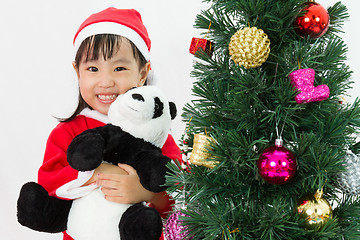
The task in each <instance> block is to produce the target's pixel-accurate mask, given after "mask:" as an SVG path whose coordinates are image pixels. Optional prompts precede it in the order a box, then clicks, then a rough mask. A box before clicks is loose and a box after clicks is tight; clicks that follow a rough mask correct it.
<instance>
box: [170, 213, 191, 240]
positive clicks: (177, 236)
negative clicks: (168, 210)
mask: <svg viewBox="0 0 360 240" xmlns="http://www.w3.org/2000/svg"><path fill="white" fill-rule="evenodd" d="M179 216H185V217H189V216H188V215H186V214H184V213H182V212H181V211H180V210H179V211H176V212H174V213H172V214H171V215H170V217H169V218H168V219H167V221H166V224H165V231H164V234H165V238H166V239H167V240H183V239H190V240H191V239H193V237H188V230H187V226H186V225H185V226H184V225H182V222H183V221H182V220H180V219H179Z"/></svg>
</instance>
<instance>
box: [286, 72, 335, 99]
mask: <svg viewBox="0 0 360 240" xmlns="http://www.w3.org/2000/svg"><path fill="white" fill-rule="evenodd" d="M289 78H290V80H291V84H292V85H293V87H294V88H295V89H296V90H297V91H298V92H299V94H298V95H296V97H295V101H296V102H297V103H298V104H301V103H309V102H318V101H322V100H325V99H328V98H329V95H330V89H329V87H328V86H327V85H325V84H323V85H319V86H317V87H315V86H314V79H315V70H314V69H312V68H305V69H299V70H296V71H293V72H292V73H290V74H289Z"/></svg>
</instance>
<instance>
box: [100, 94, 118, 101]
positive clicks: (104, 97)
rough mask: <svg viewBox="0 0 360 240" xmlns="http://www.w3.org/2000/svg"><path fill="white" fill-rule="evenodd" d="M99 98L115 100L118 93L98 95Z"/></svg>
mask: <svg viewBox="0 0 360 240" xmlns="http://www.w3.org/2000/svg"><path fill="white" fill-rule="evenodd" d="M97 96H98V98H100V99H101V100H114V99H116V97H117V95H116V94H114V95H100V94H99V95H97Z"/></svg>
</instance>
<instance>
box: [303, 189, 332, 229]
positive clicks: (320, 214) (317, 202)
mask: <svg viewBox="0 0 360 240" xmlns="http://www.w3.org/2000/svg"><path fill="white" fill-rule="evenodd" d="M322 195H323V192H322V191H320V190H318V191H317V192H316V193H315V195H307V196H304V197H302V198H301V199H300V201H299V203H298V205H297V212H298V214H300V218H301V219H304V222H303V224H302V226H303V227H304V228H305V229H307V230H316V229H320V228H322V227H323V226H324V225H325V224H326V223H327V222H328V221H329V219H331V218H332V217H333V213H332V209H331V206H330V203H329V202H328V201H327V200H326V199H325V198H324V197H323V196H322Z"/></svg>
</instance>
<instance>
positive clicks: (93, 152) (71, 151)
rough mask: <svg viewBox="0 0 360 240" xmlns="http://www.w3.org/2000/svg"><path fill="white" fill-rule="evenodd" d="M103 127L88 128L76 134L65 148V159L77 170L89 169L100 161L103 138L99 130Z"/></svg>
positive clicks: (103, 143)
mask: <svg viewBox="0 0 360 240" xmlns="http://www.w3.org/2000/svg"><path fill="white" fill-rule="evenodd" d="M103 128H104V127H97V128H93V129H88V130H86V131H84V132H82V133H81V134H79V135H77V136H76V137H75V138H74V139H73V140H72V141H71V143H70V145H69V147H68V150H67V161H68V162H69V164H70V166H71V167H72V168H74V169H76V170H78V171H90V170H93V169H95V168H97V167H98V166H99V165H100V164H101V162H102V159H103V157H102V155H103V149H104V146H105V140H104V137H103V136H102V134H101V132H102V131H103Z"/></svg>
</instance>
